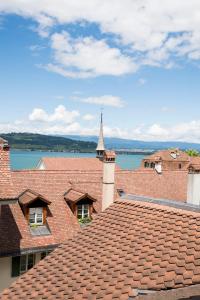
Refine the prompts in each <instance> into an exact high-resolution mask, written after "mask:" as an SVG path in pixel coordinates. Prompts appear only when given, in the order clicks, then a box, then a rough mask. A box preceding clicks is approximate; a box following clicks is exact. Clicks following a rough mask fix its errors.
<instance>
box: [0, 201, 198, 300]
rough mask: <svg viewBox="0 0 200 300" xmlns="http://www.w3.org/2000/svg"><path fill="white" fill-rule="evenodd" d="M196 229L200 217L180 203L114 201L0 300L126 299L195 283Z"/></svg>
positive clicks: (14, 285) (7, 291)
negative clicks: (138, 294)
mask: <svg viewBox="0 0 200 300" xmlns="http://www.w3.org/2000/svg"><path fill="white" fill-rule="evenodd" d="M199 228H200V213H199V212H194V211H190V210H187V208H186V209H184V206H183V205H182V204H181V206H180V207H178V204H177V208H174V207H169V206H167V205H163V204H162V205H160V204H155V203H151V202H145V201H138V200H126V199H121V200H117V201H116V202H115V203H114V204H113V205H111V206H110V207H109V208H108V209H106V210H105V211H104V212H103V213H101V214H99V215H98V216H97V218H96V219H95V220H94V221H93V222H92V223H91V225H89V226H87V227H86V228H84V229H83V230H82V231H80V232H79V233H78V234H77V235H76V236H75V237H74V238H73V239H70V240H68V241H66V242H65V243H64V244H63V245H61V246H59V247H58V248H57V249H56V250H55V251H54V252H53V253H52V254H50V255H49V256H48V257H46V258H45V259H44V260H43V261H41V262H39V263H38V264H37V265H36V266H35V267H34V268H33V269H31V270H30V271H29V272H27V273H26V274H24V275H23V276H22V277H21V278H19V279H18V280H17V281H16V282H15V283H13V284H12V285H11V287H10V288H9V289H7V290H5V291H4V293H3V294H2V295H1V297H0V299H1V300H7V299H12V300H15V299H16V300H23V299H30V300H31V299H49V300H50V299H68V300H69V299H74V300H81V299H88V300H96V299H105V300H109V299H120V300H125V299H126V300H128V299H129V297H134V296H135V295H137V293H135V291H140V290H148V291H164V290H166V291H168V290H169V289H178V288H183V287H186V286H192V285H195V284H199V283H200V230H199ZM131 299H132V298H131ZM133 299H134V298H133ZM148 299H151V298H148ZM157 299H158V298H157Z"/></svg>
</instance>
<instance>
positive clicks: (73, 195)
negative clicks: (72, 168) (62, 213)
mask: <svg viewBox="0 0 200 300" xmlns="http://www.w3.org/2000/svg"><path fill="white" fill-rule="evenodd" d="M87 196H89V194H88V193H83V192H81V191H78V190H75V189H73V188H70V189H69V190H68V191H67V192H66V193H65V194H64V198H65V200H66V201H70V202H74V203H76V202H78V201H80V200H81V199H83V198H84V197H87ZM89 198H91V199H92V200H93V201H96V199H94V198H92V197H91V196H89Z"/></svg>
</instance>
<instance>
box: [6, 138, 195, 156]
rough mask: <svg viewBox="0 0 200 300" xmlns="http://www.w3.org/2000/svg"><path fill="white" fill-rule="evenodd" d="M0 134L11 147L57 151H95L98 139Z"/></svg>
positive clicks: (123, 145) (139, 144)
mask: <svg viewBox="0 0 200 300" xmlns="http://www.w3.org/2000/svg"><path fill="white" fill-rule="evenodd" d="M0 136H1V137H2V138H4V139H6V140H8V142H9V144H10V145H11V147H12V149H24V150H39V151H41V150H44V151H58V152H59V151H65V152H95V149H96V146H97V141H98V137H97V136H80V135H66V136H52V135H43V134H33V133H9V134H0ZM105 144H106V148H107V149H115V150H122V149H127V150H134V149H137V150H141V152H145V153H150V152H151V151H152V150H155V151H156V150H160V149H169V148H179V149H181V150H186V149H196V150H199V151H200V144H197V143H186V142H146V141H138V140H127V139H120V138H107V137H106V138H105ZM139 152H140V151H139Z"/></svg>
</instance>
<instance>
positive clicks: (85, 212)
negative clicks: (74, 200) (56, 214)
mask: <svg viewBox="0 0 200 300" xmlns="http://www.w3.org/2000/svg"><path fill="white" fill-rule="evenodd" d="M90 217H91V216H90V206H89V204H78V205H77V218H78V219H84V218H90Z"/></svg>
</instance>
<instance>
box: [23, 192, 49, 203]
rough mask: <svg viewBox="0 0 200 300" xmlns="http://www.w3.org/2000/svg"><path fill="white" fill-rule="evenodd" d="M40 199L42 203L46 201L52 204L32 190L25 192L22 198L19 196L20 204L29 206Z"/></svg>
mask: <svg viewBox="0 0 200 300" xmlns="http://www.w3.org/2000/svg"><path fill="white" fill-rule="evenodd" d="M38 198H40V199H41V200H42V201H44V202H45V203H47V204H50V203H51V202H50V201H49V200H47V199H45V198H44V197H43V196H42V195H40V194H38V193H37V192H34V191H32V190H30V189H27V190H25V191H24V192H23V193H22V194H21V195H20V196H19V202H20V203H21V204H23V205H27V204H29V203H32V202H33V201H34V200H36V199H38Z"/></svg>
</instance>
